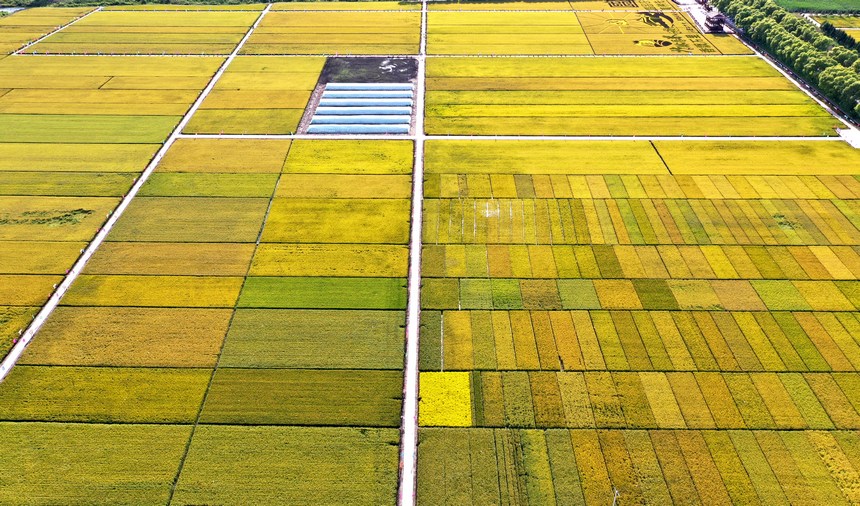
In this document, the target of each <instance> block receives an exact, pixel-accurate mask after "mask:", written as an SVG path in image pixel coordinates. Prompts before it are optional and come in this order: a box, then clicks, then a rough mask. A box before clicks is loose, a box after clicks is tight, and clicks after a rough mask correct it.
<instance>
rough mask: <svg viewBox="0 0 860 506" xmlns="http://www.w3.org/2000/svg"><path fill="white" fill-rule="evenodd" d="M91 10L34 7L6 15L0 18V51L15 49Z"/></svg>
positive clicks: (7, 51)
mask: <svg viewBox="0 0 860 506" xmlns="http://www.w3.org/2000/svg"><path fill="white" fill-rule="evenodd" d="M92 10H93V8H92V7H71V8H56V7H52V8H34V9H26V10H24V11H20V12H16V13H14V15H10V16H6V17H4V18H2V19H0V35H2V37H0V53H3V54H8V53H12V52H14V51H17V50H18V49H20V48H21V46H24V45H25V44H28V43H30V42H33V41H35V40H36V39H38V38H39V37H41V36H43V35H45V34H47V33H50V32H51V31H53V30H55V29H57V28H58V27H60V26H62V25H64V24H66V23H69V22H71V21H73V20H75V19H77V18H78V17H80V16H83V15H84V14H86V13H88V12H90V11H92Z"/></svg>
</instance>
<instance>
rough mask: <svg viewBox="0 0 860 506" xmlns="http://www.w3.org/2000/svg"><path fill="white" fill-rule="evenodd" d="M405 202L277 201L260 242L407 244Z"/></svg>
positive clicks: (349, 200) (370, 200) (346, 200)
mask: <svg viewBox="0 0 860 506" xmlns="http://www.w3.org/2000/svg"><path fill="white" fill-rule="evenodd" d="M409 207H410V202H409V201H408V200H406V199H298V198H295V199H293V198H289V199H285V198H276V199H274V201H273V203H272V208H271V210H270V212H269V217H268V219H267V220H266V226H265V228H264V229H263V235H262V240H263V242H295V243H372V244H406V242H407V241H408V236H409Z"/></svg>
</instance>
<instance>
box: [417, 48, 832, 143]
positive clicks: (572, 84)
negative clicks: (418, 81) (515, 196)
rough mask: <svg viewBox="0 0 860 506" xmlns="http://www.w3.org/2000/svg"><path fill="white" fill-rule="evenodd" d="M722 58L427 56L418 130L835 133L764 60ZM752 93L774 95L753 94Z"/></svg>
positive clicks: (820, 113)
mask: <svg viewBox="0 0 860 506" xmlns="http://www.w3.org/2000/svg"><path fill="white" fill-rule="evenodd" d="M721 62H722V65H721V66H720V67H718V68H715V67H713V66H712V65H711V63H710V61H709V60H708V59H706V58H689V59H687V58H659V59H651V58H636V57H622V58H607V59H604V58H588V59H578V58H558V59H549V60H547V59H534V58H504V59H502V58H500V59H492V58H431V59H429V60H428V64H427V76H428V80H427V90H428V91H427V106H426V113H427V127H426V128H427V130H428V132H431V133H438V134H455V135H463V134H465V135H484V134H488V133H490V132H493V133H496V134H502V135H522V134H526V135H538V134H542V135H626V136H630V135H666V136H677V135H692V136H711V135H736V136H789V135H805V136H833V135H836V132H835V130H834V128H835V127H837V126H839V125H841V124H840V123H838V122H837V121H835V120H834V119H833V118H832V116H830V114H829V113H827V111H825V110H824V109H822V108H821V107H820V106H818V105H817V104H816V103H815V102H814V101H812V100H811V99H810V98H808V97H807V96H806V95H804V94H803V93H802V92H801V91H800V90H798V89H796V88H794V89H792V88H793V85H792V84H791V83H790V82H789V81H787V80H786V79H784V78H783V77H782V76H781V75H780V74H779V73H778V72H777V71H776V70H774V69H773V68H772V67H770V66H769V65H767V64H766V63H765V62H763V61H761V60H760V59H757V58H749V57H726V58H722V59H721ZM756 91H759V92H763V91H778V92H779V93H774V94H773V95H771V94H770V93H763V94H759V95H758V97H759V98H758V99H756V98H753V97H755V96H756V93H754V92H756ZM676 97H678V98H676Z"/></svg>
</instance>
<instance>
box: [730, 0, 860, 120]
mask: <svg viewBox="0 0 860 506" xmlns="http://www.w3.org/2000/svg"><path fill="white" fill-rule="evenodd" d="M714 5H715V6H716V7H717V8H719V9H720V10H721V11H722V12H723V13H724V14H726V15H727V16H729V17H731V18H732V19H733V20H734V23H735V25H736V26H737V27H739V28H741V29H742V30H743V31H744V32H745V33H746V35H747V37H749V38H750V39H751V40H752V41H753V42H755V43H756V44H758V45H760V46H762V47H764V48H765V49H766V50H767V51H768V52H769V53H770V54H772V55H773V56H774V57H776V58H777V59H778V60H779V61H780V62H782V63H783V64H784V65H786V66H787V67H789V68H790V69H792V70H793V71H794V72H795V73H796V74H797V75H799V76H801V77H802V78H803V79H805V80H806V81H807V82H809V83H810V84H812V85H814V86H815V87H817V88H818V89H819V90H820V91H821V92H822V93H823V94H824V95H825V96H827V98H829V99H830V100H831V101H833V102H834V103H835V104H837V105H839V107H840V108H842V110H843V111H845V113H846V114H848V115H849V116H852V117H853V118H855V119H860V53H858V48H857V45H856V44H851V45H849V44H842V43H840V42H841V41H840V40H837V39H836V38H834V37H832V36H828V34H827V33H824V32H823V31H820V30H818V29H817V28H816V27H814V26H813V25H812V24H811V23H808V22H806V21H804V20H802V19H800V18H798V17H797V16H795V15H794V14H792V13H790V12H788V11H787V10H785V9H783V8H782V7H780V6H778V5H777V4H776V3H774V2H773V1H772V0H714ZM840 33H844V32H840ZM846 36H847V34H846Z"/></svg>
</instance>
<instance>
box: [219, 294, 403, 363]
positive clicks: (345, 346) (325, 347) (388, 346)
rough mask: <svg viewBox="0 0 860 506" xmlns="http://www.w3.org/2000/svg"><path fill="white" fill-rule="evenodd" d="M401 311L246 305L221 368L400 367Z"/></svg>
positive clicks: (237, 318) (239, 313)
mask: <svg viewBox="0 0 860 506" xmlns="http://www.w3.org/2000/svg"><path fill="white" fill-rule="evenodd" d="M404 321H405V318H404V316H403V313H402V312H399V311H367V310H364V311H342V310H279V309H266V310H261V309H240V310H239V311H237V312H236V314H235V316H234V318H233V322H232V324H231V327H230V333H229V335H228V337H227V341H226V343H225V345H224V352H223V354H222V355H221V362H220V365H221V367H283V368H296V369H352V368H360V369H400V368H401V367H402V366H403V328H402V326H403V324H404Z"/></svg>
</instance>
